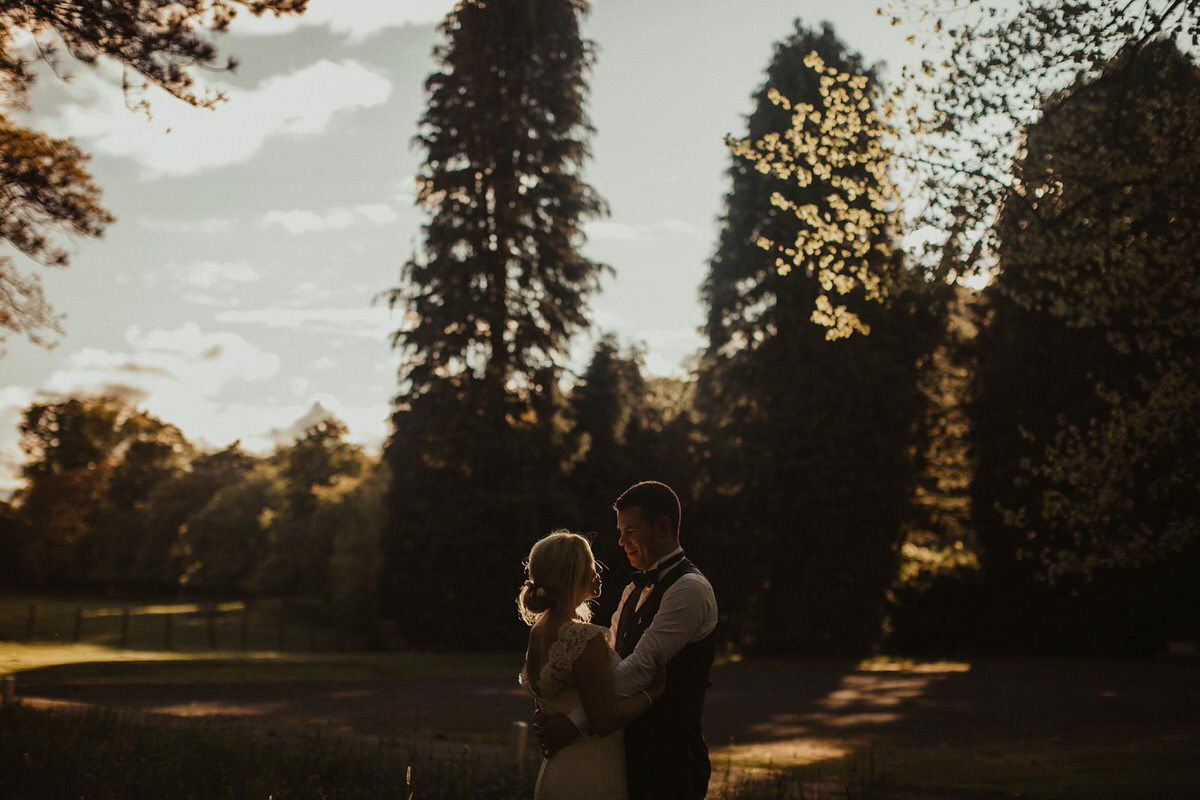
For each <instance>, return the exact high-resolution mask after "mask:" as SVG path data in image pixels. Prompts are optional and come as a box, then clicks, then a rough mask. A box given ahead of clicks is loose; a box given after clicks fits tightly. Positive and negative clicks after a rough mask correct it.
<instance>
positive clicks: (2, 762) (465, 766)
mask: <svg viewBox="0 0 1200 800" xmlns="http://www.w3.org/2000/svg"><path fill="white" fill-rule="evenodd" d="M0 772H2V773H3V774H4V776H5V791H4V796H5V797H6V798H8V800H68V799H69V800H105V799H106V798H113V800H116V799H117V798H120V800H137V799H138V798H167V797H169V798H175V800H190V798H196V800H215V799H216V798H231V799H232V798H255V800H261V798H270V799H271V800H288V799H289V798H306V799H307V798H320V800H354V799H356V798H389V800H390V799H391V798H397V797H399V798H411V800H416V798H430V799H431V800H432V799H434V798H477V799H478V800H488V799H492V798H494V799H495V800H508V798H513V799H514V800H515V799H516V798H528V797H531V796H532V795H533V784H534V781H535V779H536V768H535V767H533V766H532V762H531V763H530V766H529V767H527V768H526V769H523V770H517V769H516V768H514V767H513V766H511V765H508V764H500V763H498V762H497V761H496V760H495V759H489V758H485V757H480V756H477V755H474V754H472V753H471V752H470V751H469V750H466V749H464V750H462V751H459V752H458V753H456V754H445V755H433V754H430V753H424V754H421V753H416V752H413V751H411V750H406V749H404V748H402V747H399V746H397V745H395V744H394V743H389V742H388V741H386V740H384V739H377V740H375V741H373V742H371V743H369V744H368V743H361V742H359V743H352V742H347V741H345V740H341V739H337V738H328V737H323V736H321V735H319V734H309V735H299V736H295V735H291V736H282V737H281V736H278V735H275V734H273V733H272V734H269V735H267V734H263V733H262V732H261V731H258V732H253V731H250V730H248V729H240V728H230V727H228V726H223V725H216V724H213V723H207V722H196V721H191V722H182V723H181V722H166V721H161V720H155V721H145V720H141V719H138V718H135V717H130V716H122V715H119V714H117V713H115V712H111V711H86V712H78V713H76V712H67V713H62V712H60V713H53V712H46V711H38V710H34V709H30V708H24V707H21V706H13V707H8V708H3V709H0ZM716 779H717V781H719V783H720V787H721V788H719V789H718V790H717V791H716V792H714V794H713V796H714V797H715V798H717V800H758V799H759V798H763V799H764V800H765V798H775V799H776V800H788V799H789V798H796V800H800V798H809V799H810V800H812V799H814V798H820V797H846V798H881V797H885V796H886V795H885V793H884V792H885V789H886V781H885V779H884V778H883V777H881V776H879V775H877V774H876V772H875V768H874V762H873V760H872V759H870V758H869V757H868V758H867V759H866V760H865V761H864V763H863V765H862V768H861V769H860V765H859V764H858V762H855V764H854V765H853V767H852V768H851V770H850V772H849V773H848V774H846V775H845V776H843V777H841V778H840V779H838V780H836V781H823V780H821V776H820V775H819V773H818V774H817V775H816V776H815V779H814V778H813V777H812V776H810V774H809V773H808V772H805V773H801V772H799V771H794V770H770V771H769V772H768V774H766V775H746V774H740V775H739V774H734V773H733V772H732V771H731V770H730V769H728V768H727V769H726V770H725V771H724V772H723V773H721V774H718V775H717V776H716Z"/></svg>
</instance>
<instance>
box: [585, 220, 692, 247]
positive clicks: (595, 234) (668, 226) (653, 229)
mask: <svg viewBox="0 0 1200 800" xmlns="http://www.w3.org/2000/svg"><path fill="white" fill-rule="evenodd" d="M707 232H708V231H707V230H706V229H704V228H701V227H699V226H697V225H693V224H692V223H690V222H685V221H683V220H681V219H664V220H660V221H658V222H653V223H650V224H649V225H633V224H630V223H627V222H613V221H611V220H593V221H591V222H588V223H586V224H585V225H584V233H586V234H587V237H588V239H591V240H593V241H619V242H632V241H636V240H638V239H645V238H647V237H650V236H660V235H662V234H666V233H669V234H675V235H679V236H703V235H704V234H705V233H707Z"/></svg>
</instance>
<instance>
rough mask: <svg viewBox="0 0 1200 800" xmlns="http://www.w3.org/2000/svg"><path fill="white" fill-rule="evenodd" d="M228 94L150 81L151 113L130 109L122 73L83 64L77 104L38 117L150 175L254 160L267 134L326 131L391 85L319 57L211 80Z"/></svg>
mask: <svg viewBox="0 0 1200 800" xmlns="http://www.w3.org/2000/svg"><path fill="white" fill-rule="evenodd" d="M213 87H214V88H217V89H221V90H223V91H224V92H225V93H226V95H227V97H228V100H227V102H224V103H220V104H218V106H217V108H216V109H215V110H207V109H198V108H193V107H192V106H189V105H187V104H186V103H183V102H180V101H179V100H176V99H174V98H172V97H170V96H168V95H167V94H166V93H165V92H163V91H162V90H160V89H157V88H152V89H150V90H148V92H147V99H148V100H149V101H150V103H151V106H152V108H153V112H154V117H153V119H152V120H147V119H146V118H145V117H144V116H141V115H138V114H133V113H130V111H129V109H128V108H126V106H125V99H124V95H123V93H122V91H121V88H120V73H119V71H118V70H116V68H114V67H110V66H107V65H106V64H105V65H102V66H100V67H99V68H97V69H94V70H83V71H81V72H79V73H78V74H77V75H76V76H75V80H74V81H72V83H71V84H70V85H69V87H68V88H69V91H70V93H71V95H72V96H73V98H74V99H75V103H73V104H71V105H67V106H64V107H63V108H62V109H60V110H59V112H58V113H57V115H55V116H53V117H50V118H49V119H46V120H44V121H42V122H41V125H42V127H44V128H45V129H46V130H48V131H49V132H50V133H53V134H55V135H58V136H70V137H75V138H80V139H86V140H88V141H89V146H90V147H91V149H94V150H95V151H98V152H101V153H104V154H106V155H110V156H117V157H122V158H130V159H133V160H134V161H136V162H137V163H138V164H140V165H141V166H142V167H143V169H144V171H145V176H146V177H159V176H163V175H191V174H194V173H197V172H202V171H204V170H209V169H217V168H220V167H227V166H231V165H234V164H241V163H244V162H246V161H249V160H250V159H251V158H253V157H254V155H255V154H256V153H257V152H258V151H259V150H260V149H261V148H262V147H263V146H264V145H265V144H266V143H267V142H268V141H270V140H272V139H275V138H277V137H280V136H310V135H314V134H318V133H321V132H323V131H325V130H326V129H327V128H328V127H329V125H330V124H331V122H332V121H333V119H334V117H335V116H337V115H338V114H339V113H342V112H346V111H352V110H355V109H361V108H372V107H374V106H378V105H380V104H382V103H383V102H384V101H385V100H387V98H388V96H389V94H390V93H391V84H390V83H389V82H388V80H387V79H386V78H385V77H383V76H382V75H380V74H379V73H377V72H373V71H371V70H370V69H368V68H367V67H365V66H363V65H361V64H359V63H357V62H355V61H352V60H343V61H338V62H334V61H329V60H324V59H323V60H321V61H318V62H316V63H314V64H310V65H308V66H306V67H303V68H301V69H299V70H296V71H294V72H291V73H288V74H286V75H277V76H273V77H270V78H267V79H266V80H264V81H262V82H261V83H259V84H258V85H257V86H255V87H254V88H253V89H240V88H238V87H235V86H227V85H221V84H217V83H214V84H213Z"/></svg>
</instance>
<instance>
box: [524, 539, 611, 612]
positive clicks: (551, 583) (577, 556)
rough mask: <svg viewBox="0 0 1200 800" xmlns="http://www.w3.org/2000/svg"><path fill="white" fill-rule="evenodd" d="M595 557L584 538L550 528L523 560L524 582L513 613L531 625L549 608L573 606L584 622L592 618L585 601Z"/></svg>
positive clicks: (589, 607)
mask: <svg viewBox="0 0 1200 800" xmlns="http://www.w3.org/2000/svg"><path fill="white" fill-rule="evenodd" d="M595 563H596V559H595V557H594V556H593V555H592V546H591V545H590V544H589V543H588V540H587V539H585V538H583V537H582V536H580V535H579V534H577V533H571V532H570V531H554V532H553V533H551V534H550V535H549V536H547V537H545V538H544V539H540V540H538V542H537V543H536V544H534V546H533V548H532V549H531V550H530V551H529V558H528V559H527V560H526V561H525V578H526V580H525V583H523V584H522V585H521V591H520V592H518V593H517V614H518V615H519V616H520V617H521V619H522V620H523V621H524V622H525V624H526V625H533V624H534V623H535V622H537V621H538V620H539V619H540V618H541V616H542V615H543V614H545V613H546V612H547V611H550V610H551V609H553V608H556V607H559V606H566V607H567V608H574V609H575V616H577V617H578V618H579V619H581V620H583V621H584V622H590V621H591V619H592V608H591V606H589V605H588V604H587V600H586V598H587V596H588V594H589V592H590V590H591V584H592V567H593V566H594V565H595Z"/></svg>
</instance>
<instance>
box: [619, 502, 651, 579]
mask: <svg viewBox="0 0 1200 800" xmlns="http://www.w3.org/2000/svg"><path fill="white" fill-rule="evenodd" d="M657 537H658V529H657V528H655V527H654V526H652V525H651V524H650V521H649V520H647V519H646V515H645V513H643V511H642V509H641V508H640V507H638V506H634V507H632V508H626V509H623V510H619V511H617V544H618V545H620V546H621V549H622V550H624V551H625V557H626V558H628V559H629V565H630V566H632V567H633V568H634V569H636V570H645V569H649V568H650V567H652V566H654V562H655V561H656V560H657V556H655V555H653V554H654V553H656V552H657V551H658V549H660V548H659V547H658V541H657Z"/></svg>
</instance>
